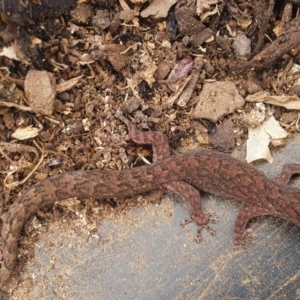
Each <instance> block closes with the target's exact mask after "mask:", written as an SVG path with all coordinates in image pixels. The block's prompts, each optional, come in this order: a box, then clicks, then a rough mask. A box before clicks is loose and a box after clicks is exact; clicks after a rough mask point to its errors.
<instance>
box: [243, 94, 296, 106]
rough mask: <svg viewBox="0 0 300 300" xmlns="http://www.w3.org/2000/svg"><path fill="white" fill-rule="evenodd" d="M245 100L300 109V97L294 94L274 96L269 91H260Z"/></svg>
mask: <svg viewBox="0 0 300 300" xmlns="http://www.w3.org/2000/svg"><path fill="white" fill-rule="evenodd" d="M245 100H246V101H248V102H263V103H268V104H273V105H277V106H283V107H285V108H287V109H297V110H300V98H299V97H297V96H293V95H292V96H289V95H286V96H273V95H270V93H268V92H258V93H256V94H253V95H249V96H247V97H246V99H245Z"/></svg>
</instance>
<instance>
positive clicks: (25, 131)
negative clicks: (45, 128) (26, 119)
mask: <svg viewBox="0 0 300 300" xmlns="http://www.w3.org/2000/svg"><path fill="white" fill-rule="evenodd" d="M38 134H39V129H38V128H36V127H32V126H27V127H21V128H18V129H17V130H16V131H15V132H14V133H13V134H12V135H11V136H12V137H13V138H15V139H18V140H21V141H22V140H27V139H31V138H34V137H36V136H37V135H38Z"/></svg>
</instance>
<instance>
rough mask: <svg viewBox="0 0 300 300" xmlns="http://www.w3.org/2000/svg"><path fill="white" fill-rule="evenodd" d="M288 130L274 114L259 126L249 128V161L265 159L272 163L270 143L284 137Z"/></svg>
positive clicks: (247, 158)
mask: <svg viewBox="0 0 300 300" xmlns="http://www.w3.org/2000/svg"><path fill="white" fill-rule="evenodd" d="M286 137H287V132H286V131H285V130H284V129H283V128H282V127H281V126H280V125H279V122H278V121H276V120H275V118H274V116H272V117H270V118H269V119H267V120H266V121H265V122H263V123H262V125H261V126H259V127H255V128H252V127H249V128H248V140H247V156H246V160H247V162H248V163H250V162H252V161H255V160H259V159H265V160H267V161H268V162H269V163H270V164H271V163H273V158H272V156H271V153H270V149H269V144H270V142H271V141H272V140H278V139H284V138H286Z"/></svg>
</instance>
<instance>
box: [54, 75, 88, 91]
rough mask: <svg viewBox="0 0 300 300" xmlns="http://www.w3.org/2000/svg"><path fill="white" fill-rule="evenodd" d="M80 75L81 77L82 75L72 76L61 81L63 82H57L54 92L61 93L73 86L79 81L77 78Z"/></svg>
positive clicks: (79, 77)
mask: <svg viewBox="0 0 300 300" xmlns="http://www.w3.org/2000/svg"><path fill="white" fill-rule="evenodd" d="M82 77H83V75H81V76H78V77H75V78H72V79H70V80H67V81H63V82H61V83H59V84H57V85H56V88H55V90H56V93H62V92H65V91H68V90H70V89H71V88H72V87H73V86H75V85H76V84H77V83H78V82H79V80H80V79H81V78H82Z"/></svg>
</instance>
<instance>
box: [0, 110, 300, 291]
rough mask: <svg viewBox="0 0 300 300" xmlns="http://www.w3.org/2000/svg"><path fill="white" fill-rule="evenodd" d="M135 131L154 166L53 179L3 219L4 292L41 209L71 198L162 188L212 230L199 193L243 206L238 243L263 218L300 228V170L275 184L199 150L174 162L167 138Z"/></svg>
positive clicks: (0, 272)
mask: <svg viewBox="0 0 300 300" xmlns="http://www.w3.org/2000/svg"><path fill="white" fill-rule="evenodd" d="M118 117H119V119H121V120H122V121H123V122H125V123H126V124H127V126H128V128H129V135H128V138H130V139H132V140H133V141H135V142H136V143H138V144H147V143H149V144H152V146H153V160H154V163H153V164H151V165H148V166H143V167H138V168H134V169H130V170H121V171H100V170H83V171H74V172H67V173H64V174H60V175H57V176H53V177H50V178H48V179H46V180H44V181H42V182H39V183H37V184H35V185H33V186H32V187H30V188H29V189H28V190H27V191H25V192H24V193H23V194H22V195H21V196H20V197H19V198H17V199H16V200H15V201H14V202H13V204H12V205H11V206H10V207H9V209H8V211H7V212H5V213H4V214H3V215H2V221H3V225H2V232H1V246H2V257H3V261H2V266H1V269H0V287H1V289H3V290H6V289H7V287H6V285H7V282H9V279H10V277H11V274H12V271H13V270H14V268H15V266H16V259H17V250H18V240H19V236H20V232H21V229H22V228H23V226H24V224H25V222H26V221H27V220H28V218H30V217H31V216H32V215H34V214H35V213H36V212H37V211H38V210H39V209H44V208H47V207H51V206H52V205H53V204H54V203H55V202H57V201H60V200H63V199H66V198H71V197H77V198H79V199H80V198H96V199H100V198H114V197H128V196H132V195H136V194H139V193H142V192H146V191H150V190H153V189H156V188H160V187H166V188H168V189H169V190H171V191H173V192H175V193H178V194H180V195H182V196H184V197H185V198H186V199H187V200H188V201H189V202H190V209H191V219H192V220H193V221H194V222H196V223H197V224H198V225H199V226H200V227H205V228H209V227H208V226H209V223H210V222H211V221H212V219H211V218H210V216H209V214H207V213H204V212H203V211H202V208H201V200H200V193H199V191H205V192H209V193H212V194H215V195H219V196H222V197H225V198H233V199H236V200H238V201H242V202H243V203H244V205H245V208H244V209H242V210H241V211H240V212H239V214H238V216H237V219H236V223H235V230H234V237H235V241H236V242H237V243H243V242H245V241H246V239H247V232H246V225H247V223H248V222H249V220H250V219H252V218H254V217H257V216H261V215H275V216H278V217H280V218H283V219H285V220H287V221H290V222H291V223H293V224H295V225H297V226H299V227H300V190H299V189H297V188H294V187H290V186H287V185H286V184H287V183H288V182H289V180H290V178H291V176H292V175H293V174H295V173H299V172H300V165H297V164H294V165H287V166H286V167H285V168H284V170H283V172H282V174H281V177H280V178H279V179H278V180H272V179H269V178H268V177H266V176H265V175H264V174H263V173H261V172H259V171H258V170H256V169H255V168H253V167H251V166H249V165H248V164H245V163H243V162H241V161H239V160H237V159H234V158H232V157H230V156H228V155H225V154H222V153H218V152H216V151H212V150H197V151H191V152H188V153H184V154H177V155H174V156H170V149H169V147H168V144H167V140H166V138H165V137H164V136H163V135H162V134H161V133H159V132H146V133H143V132H140V131H138V130H136V128H135V126H134V125H133V124H132V123H130V122H129V121H128V120H127V119H125V118H124V117H123V116H121V115H119V116H118Z"/></svg>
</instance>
